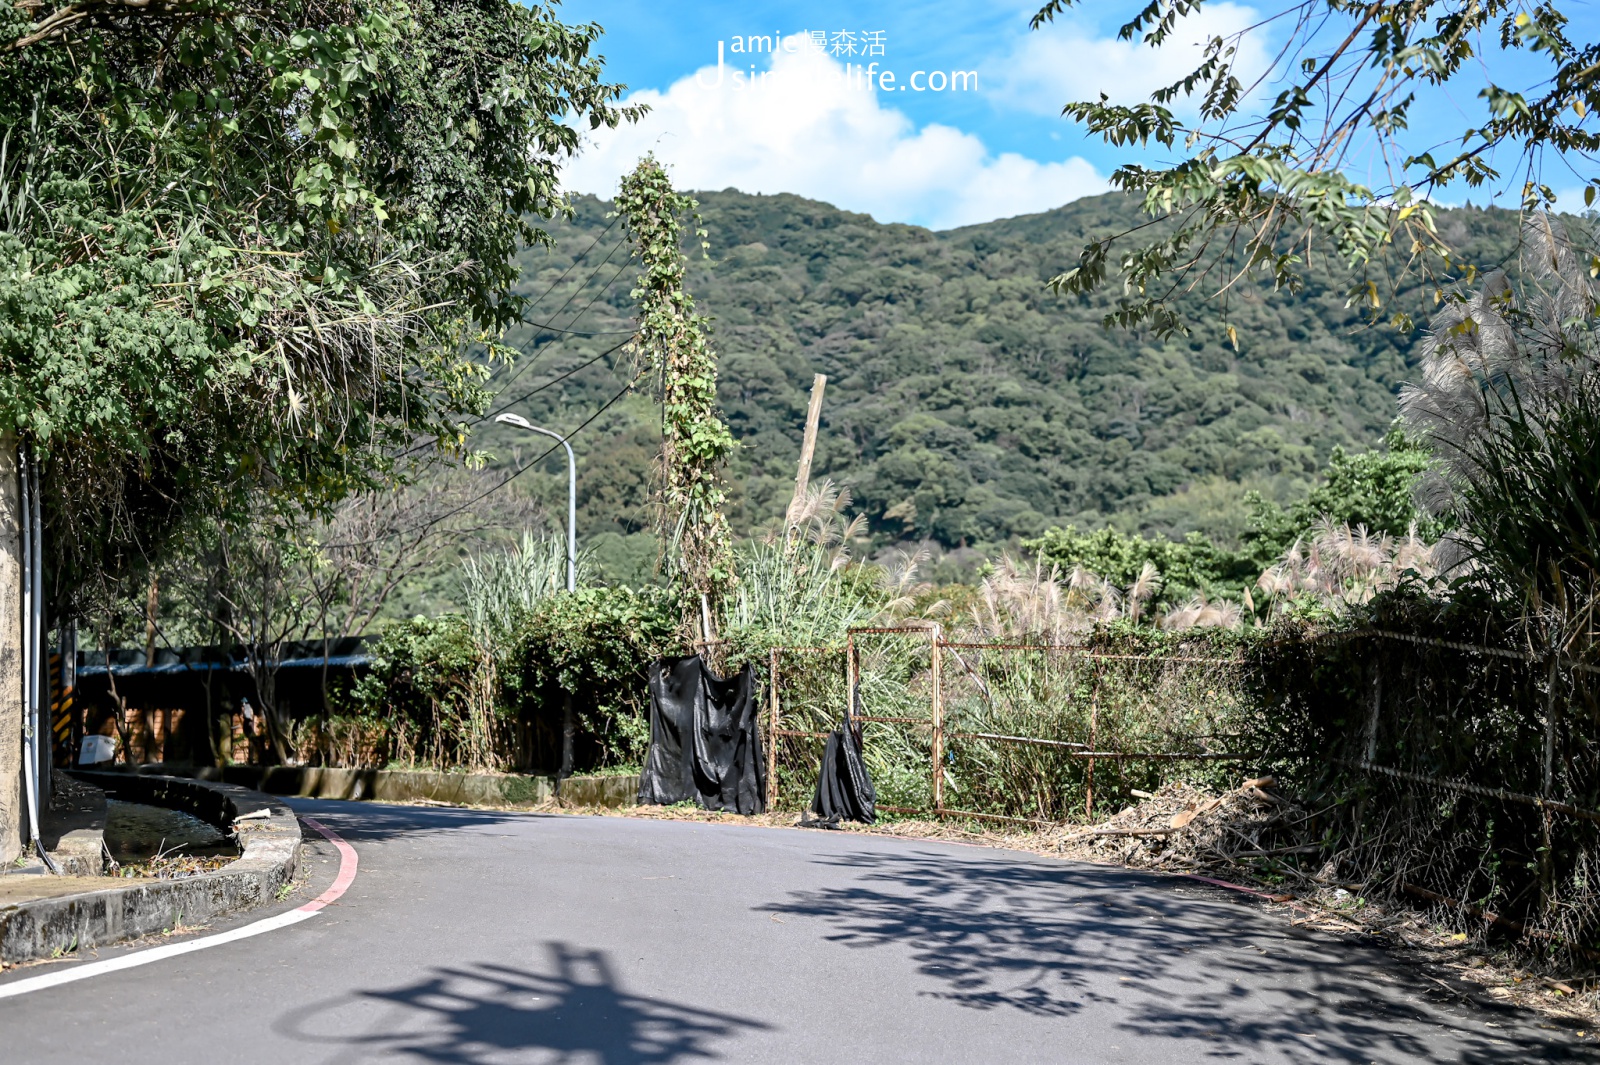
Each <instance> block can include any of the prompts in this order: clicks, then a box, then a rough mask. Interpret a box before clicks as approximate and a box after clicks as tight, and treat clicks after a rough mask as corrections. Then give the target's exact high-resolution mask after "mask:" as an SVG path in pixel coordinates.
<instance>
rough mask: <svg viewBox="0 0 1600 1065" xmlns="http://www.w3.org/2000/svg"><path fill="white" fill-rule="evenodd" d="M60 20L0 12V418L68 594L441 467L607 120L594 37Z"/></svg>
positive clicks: (182, 14) (327, 21)
mask: <svg viewBox="0 0 1600 1065" xmlns="http://www.w3.org/2000/svg"><path fill="white" fill-rule="evenodd" d="M82 14H83V12H82V11H80V10H79V8H78V7H76V6H72V5H53V4H52V5H34V4H27V5H23V6H22V7H20V8H19V7H16V6H15V5H7V6H5V7H4V9H3V10H0V39H4V40H6V41H8V42H13V43H12V45H11V47H8V48H6V49H5V50H4V51H3V52H0V77H3V80H4V81H5V83H6V84H7V85H12V86H16V87H17V91H15V92H11V93H8V94H6V95H5V97H4V99H3V100H0V143H3V145H4V151H3V152H0V308H3V310H4V313H3V314H0V366H3V368H4V373H3V378H4V380H3V383H0V432H8V433H9V432H14V433H18V434H21V435H23V436H25V437H27V438H29V439H31V440H32V441H33V442H34V443H35V445H36V446H37V448H38V449H39V451H40V453H41V454H42V455H44V456H45V457H46V459H47V460H48V462H49V464H50V470H49V473H50V475H49V476H48V478H47V484H48V485H49V486H50V488H51V496H50V498H49V500H48V504H49V508H48V514H47V523H48V524H49V526H50V533H49V535H48V536H47V541H48V542H49V543H50V544H51V546H52V549H53V550H55V551H56V552H57V557H56V559H55V560H54V562H55V567H56V569H57V573H58V584H59V585H60V586H61V587H62V588H63V590H64V591H66V592H68V593H70V591H71V590H72V588H73V587H74V585H75V584H76V583H77V582H79V581H81V580H82V579H83V577H84V576H85V575H86V574H89V573H95V572H106V571H111V572H115V571H118V570H120V569H126V568H129V567H137V566H139V565H143V564H144V562H145V561H146V560H148V559H150V558H152V557H154V556H156V555H159V554H160V552H161V551H162V550H163V548H164V546H165V544H166V542H167V539H168V537H169V536H170V535H171V533H172V531H173V530H174V529H176V528H177V527H178V526H179V525H180V524H181V523H182V522H183V521H184V520H185V519H186V518H188V517H190V516H192V515H195V514H208V515H212V516H217V515H227V514H233V513H237V512H238V511H239V510H240V508H241V507H242V506H243V503H244V500H245V498H246V497H247V496H248V495H249V494H250V493H252V492H262V491H265V492H267V493H269V495H270V497H271V498H272V499H273V500H274V501H275V502H276V503H277V504H278V505H279V506H280V507H281V508H283V509H284V510H285V511H287V512H297V511H300V510H303V509H307V508H309V509H312V510H324V509H326V508H327V507H328V506H330V505H331V504H332V502H334V501H335V500H337V499H339V498H341V497H342V496H343V495H345V494H346V493H348V492H349V491H351V490H353V489H356V488H360V487H364V486H368V485H372V484H375V483H382V482H384V481H386V480H387V479H389V477H390V476H391V474H392V470H391V467H390V460H389V456H391V455H392V454H393V453H395V451H397V450H403V449H405V448H408V447H410V446H412V445H414V444H415V442H416V440H417V439H418V438H419V437H421V438H424V439H431V440H433V441H435V442H437V443H438V444H440V445H441V446H442V447H444V448H445V449H446V450H454V451H459V449H460V447H461V446H462V431H461V424H462V419H463V417H464V416H466V415H469V414H471V413H474V412H475V411H476V410H478V409H479V408H480V406H481V405H482V403H483V402H484V400H485V393H484V390H483V388H482V377H483V367H481V366H479V365H476V364H475V363H474V362H472V361H471V360H470V359H469V358H468V357H467V355H466V352H467V351H468V350H469V349H468V347H467V346H466V345H465V344H463V343H462V341H463V340H465V339H470V338H471V337H472V336H473V335H475V334H476V335H477V336H479V337H480V338H481V339H484V340H486V341H493V340H494V338H495V337H496V335H497V334H498V332H499V331H500V330H501V329H503V328H504V327H505V326H506V325H507V324H508V323H510V322H512V321H515V320H517V319H518V317H519V315H520V311H521V304H520V302H519V300H518V299H517V298H516V296H515V294H514V293H513V292H512V291H511V290H510V286H511V282H512V281H513V279H514V278H515V267H514V262H513V259H514V255H515V253H516V252H517V250H518V249H519V248H520V247H524V246H528V245H532V244H537V243H538V242H540V241H541V240H542V239H543V234H542V233H541V232H540V231H539V230H537V229H536V228H534V227H533V225H532V224H531V223H530V219H537V218H540V217H545V218H548V217H549V216H551V215H553V214H555V213H557V212H558V211H560V210H561V208H562V201H561V199H560V196H559V190H558V188H557V183H556V176H557V161H558V158H559V157H560V156H561V155H563V154H566V153H570V152H571V151H572V150H574V149H575V147H576V145H577V139H578V132H577V130H576V129H575V128H573V124H572V121H571V120H573V119H581V120H586V121H588V122H590V123H591V124H600V123H615V122H617V121H618V120H620V119H621V118H622V117H624V113H623V112H622V111H619V110H618V109H616V108H614V107H613V106H612V104H611V101H612V100H614V99H615V97H616V95H617V93H618V91H619V88H618V87H617V86H612V85H607V84H605V83H603V82H602V81H601V80H600V66H599V63H598V61H597V60H596V59H595V58H594V57H592V56H591V55H590V54H589V53H590V48H591V46H592V45H593V43H594V40H595V38H596V37H597V35H598V32H599V30H598V28H597V27H594V26H587V27H578V28H571V27H567V26H564V25H563V24H561V23H560V22H559V21H558V20H557V19H556V18H555V17H554V16H553V14H552V13H551V12H550V11H549V9H546V8H541V7H531V8H530V7H524V6H522V5H520V4H514V3H510V2H505V0H491V2H478V0H421V2H417V3H411V4H404V3H399V2H388V0H380V2H379V3H377V4H374V5H369V6H367V7H364V8H352V7H349V6H347V5H342V4H332V3H323V2H320V0H294V2H289V3H281V4H272V5H265V6H262V5H244V4H236V3H233V2H231V0H202V2H200V3H196V4H183V5H177V6H173V5H146V6H134V7H127V6H124V7H122V8H119V9H118V11H117V13H116V15H115V17H86V18H80V17H79V16H80V15H82ZM30 19H31V20H34V21H30Z"/></svg>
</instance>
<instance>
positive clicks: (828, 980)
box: [0, 801, 1600, 1065]
mask: <svg viewBox="0 0 1600 1065" xmlns="http://www.w3.org/2000/svg"><path fill="white" fill-rule="evenodd" d="M293 805H294V806H295V808H296V809H297V810H298V811H299V812H300V813H302V814H305V815H310V816H314V817H316V818H317V819H319V820H320V821H322V822H323V823H324V824H326V825H327V826H329V827H330V828H332V829H333V830H335V831H336V832H338V833H339V834H340V835H342V836H343V837H344V838H346V839H347V840H349V841H350V843H352V844H353V845H354V847H355V849H356V851H357V852H358V854H359V856H360V871H359V874H358V876H357V877H356V880H355V882H354V884H353V886H351V888H350V889H349V890H348V892H347V893H346V894H345V895H344V896H343V897H342V898H341V899H340V900H339V901H338V902H337V903H336V904H334V905H333V906H331V907H329V908H328V909H327V910H325V911H323V912H322V913H320V914H318V915H316V916H315V917H312V918H310V919H308V920H306V921H303V922H302V923H299V924H296V925H294V926H292V927H286V928H281V929H277V930H274V931H271V932H267V933H264V934H262V935H258V936H255V937H253V938H249V939H243V940H239V941H236V942H230V943H226V944H223V945H220V946H217V947H215V948H212V949H206V950H201V951H198V952H195V953H191V954H187V955H184V956H182V957H179V958H171V959H167V960H164V961H159V962H155V963H152V964H149V965H145V966H142V967H139V968H133V969H128V970H124V971H120V972H114V973H109V974H105V975H100V976H95V977H92V978H89V979H85V980H81V981H78V982H75V983H70V984H65V985H63V986H59V987H53V988H48V989H46V990H42V991H36V992H33V993H30V994H23V995H18V996H16V997H13V998H8V999H0V1062H4V1063H6V1065H11V1063H22V1062H28V1063H48V1062H74V1063H81V1062H119V1063H146V1062H148V1063H161V1065H172V1063H174V1062H208V1063H209V1062H262V1063H267V1062H271V1063H287V1062H292V1063H302V1062H304V1063H311V1062H317V1063H329V1065H332V1063H354V1062H367V1061H405V1062H451V1063H484V1065H488V1063H502V1062H562V1063H584V1065H591V1063H593V1065H602V1063H603V1065H645V1063H666V1062H674V1063H677V1062H685V1063H686V1062H703V1061H727V1062H737V1063H745V1062H750V1063H769V1062H770V1063H783V1065H794V1063H805V1062H817V1063H829V1065H842V1063H846V1062H871V1063H878V1062H974V1063H994V1062H1074V1063H1076V1062H1126V1063H1137V1065H1156V1063H1162V1065H1165V1063H1170V1062H1190V1061H1194V1062H1209V1061H1219V1062H1240V1063H1245V1062H1323V1061H1350V1062H1362V1063H1366V1062H1384V1063H1390V1062H1393V1063H1402V1062H1403V1063H1417V1062H1485V1063H1487V1062H1527V1061H1600V1052H1597V1050H1596V1048H1595V1046H1594V1045H1593V1044H1592V1043H1590V1042H1589V1041H1588V1040H1587V1039H1585V1038H1580V1037H1579V1036H1578V1035H1577V1033H1576V1032H1573V1031H1571V1030H1564V1029H1558V1028H1554V1027H1550V1026H1546V1025H1544V1024H1542V1023H1541V1021H1540V1020H1539V1019H1538V1018H1536V1017H1533V1016H1531V1015H1528V1014H1522V1013H1517V1012H1512V1011H1509V1010H1503V1011H1487V1010H1484V1009H1481V1008H1478V1007H1474V1006H1471V1005H1469V1004H1465V1003H1463V1002H1461V1001H1460V1000H1458V999H1456V998H1453V997H1452V996H1451V995H1449V994H1447V993H1445V992H1444V991H1442V990H1440V989H1438V987H1437V985H1431V984H1429V983H1428V981H1427V980H1425V979H1423V978H1421V977H1419V976H1417V975H1415V974H1414V973H1412V972H1411V971H1409V970H1407V969H1406V968H1404V967H1402V966H1400V965H1399V964H1397V963H1395V962H1394V961H1392V960H1391V959H1389V958H1387V957H1386V956H1385V955H1384V954H1383V953H1382V952H1381V951H1380V950H1377V949H1375V948H1370V947H1363V946H1361V945H1359V944H1353V943H1351V942H1349V941H1345V940H1337V939H1333V938H1330V937H1327V936H1323V935H1320V934H1317V933H1314V932H1307V931H1301V930H1298V929H1295V928H1293V927H1292V926H1290V925H1289V924H1288V922H1286V921H1285V920H1283V919H1282V918H1281V917H1279V916H1275V915H1272V914H1268V913H1263V912H1262V911H1261V910H1260V908H1259V907H1258V906H1257V905H1256V904H1255V903H1253V902H1250V901H1248V900H1246V899H1244V898H1242V897H1238V896H1234V895H1230V894H1229V893H1226V892H1221V891H1218V890H1215V889H1212V888H1207V887H1204V886H1202V885H1198V884H1194V883H1193V882H1189V881H1183V880H1178V879H1171V878H1161V877H1156V876H1152V875H1147V874H1142V873H1136V872H1130V871H1126V870H1119V869H1110V868H1104V867H1099V866H1091V865H1082V864H1075V863H1069V862H1063V861H1052V860H1049V859H1045V858H1036V857H1032V856H1029V855H1024V854H1018V853H1015V852H1008V851H999V850H988V849H981V848H975V847H963V846H958V845H950V844H938V843H925V842H918V841H912V840H901V839H888V838H878V837H871V836H863V835H857V834H846V833H837V832H807V831H794V830H786V829H766V828H753V827H746V826H740V825H713V824H698V823H690V822H676V821H647V820H629V819H624V818H601V817H569V816H538V815H530V814H518V813H504V814H502V813H493V812H484V811H473V810H455V809H441V808H432V807H401V806H384V805H379V804H369V803H337V802H311V801H296V802H294V803H293ZM307 837H308V839H315V838H316V837H315V834H314V833H310V832H308V833H307ZM307 864H308V865H309V867H310V868H311V870H312V876H311V881H310V883H309V884H308V885H307V886H306V887H305V888H303V889H302V890H301V892H300V894H299V895H298V896H297V897H296V898H294V899H290V900H288V901H286V902H284V903H282V904H279V905H277V906H275V907H273V908H271V909H269V910H267V911H265V912H266V913H272V912H275V911H282V910H286V909H290V908H292V907H294V906H296V905H298V904H299V903H300V902H303V901H304V900H305V899H307V898H310V897H311V896H312V895H315V894H317V893H318V892H320V891H321V890H323V889H324V888H325V887H326V886H327V885H328V883H329V882H331V881H332V879H333V876H334V873H335V872H336V870H337V867H338V854H337V853H336V852H335V851H334V849H333V847H332V846H331V845H327V844H325V843H322V842H320V841H319V842H317V843H316V844H314V845H312V846H311V847H310V856H309V861H308V863H307ZM262 915H263V914H262V912H259V911H258V912H257V913H255V914H252V915H250V916H248V917H245V918H241V919H240V920H239V921H236V922H233V924H232V925H229V924H222V925H218V926H216V927H215V928H213V929H211V931H213V932H215V931H219V930H224V929H226V928H229V927H233V926H237V925H243V924H247V923H249V922H250V921H252V920H256V919H259V918H260V917H261V916H262ZM200 934H204V933H200ZM127 950H128V948H116V949H103V950H101V951H99V952H98V953H97V954H96V955H95V956H96V957H98V958H101V959H104V958H109V957H116V956H119V955H121V954H123V953H126V952H127ZM73 964H81V962H62V963H52V965H50V966H44V967H41V966H33V967H27V968H24V969H21V970H15V971H12V972H9V973H6V974H4V975H3V976H0V987H3V986H4V984H5V983H6V982H8V981H13V980H17V979H26V978H28V977H30V976H36V975H38V974H39V973H41V972H45V971H55V970H56V969H57V968H58V967H59V966H61V965H69V966H70V965H73ZM1430 987H1431V988H1433V990H1434V992H1435V993H1432V994H1430V993H1429V988H1430Z"/></svg>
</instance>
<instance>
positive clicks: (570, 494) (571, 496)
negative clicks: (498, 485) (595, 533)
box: [495, 414, 578, 592]
mask: <svg viewBox="0 0 1600 1065" xmlns="http://www.w3.org/2000/svg"><path fill="white" fill-rule="evenodd" d="M495 421H497V422H505V423H506V424H507V425H515V426H516V427H517V428H519V429H526V430H528V431H529V432H530V433H541V434H543V435H545V436H548V437H553V438H555V439H556V440H559V441H560V442H561V446H562V447H564V448H566V449H567V591H569V592H575V591H577V590H578V463H577V460H576V459H574V458H573V457H572V445H571V444H569V443H567V438H566V437H564V436H562V435H561V434H560V433H558V432H555V431H553V430H550V429H541V428H539V427H538V426H537V425H534V424H533V423H532V422H530V421H528V419H526V418H524V417H523V416H522V415H520V414H501V415H498V416H497V417H496V418H495Z"/></svg>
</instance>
